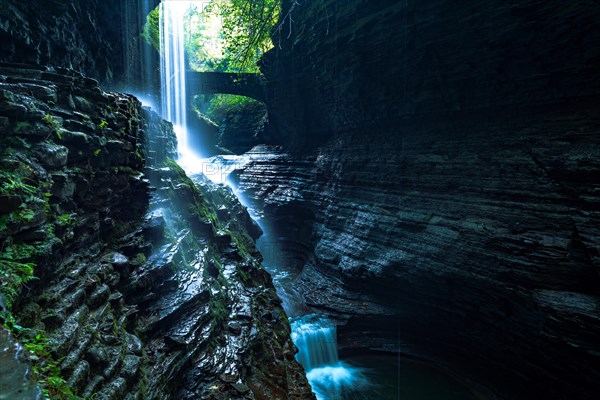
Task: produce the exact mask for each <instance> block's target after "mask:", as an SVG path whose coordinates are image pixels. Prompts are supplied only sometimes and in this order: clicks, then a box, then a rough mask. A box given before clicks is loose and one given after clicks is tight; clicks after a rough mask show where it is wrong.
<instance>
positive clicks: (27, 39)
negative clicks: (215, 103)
mask: <svg viewBox="0 0 600 400" xmlns="http://www.w3.org/2000/svg"><path fill="white" fill-rule="evenodd" d="M0 4H1V9H0V60H2V61H3V62H25V63H34V64H41V65H46V64H51V65H58V66H62V67H67V68H71V69H74V70H77V71H79V72H82V73H83V74H85V75H86V76H91V77H94V78H95V79H98V80H99V81H100V82H102V83H103V84H110V85H113V86H119V87H121V86H122V85H128V86H126V87H128V88H131V87H135V88H137V89H138V90H141V89H142V88H141V84H142V83H144V84H146V85H151V84H152V82H153V80H155V79H157V78H156V77H154V75H153V74H155V73H156V72H155V71H154V72H153V69H152V68H153V67H152V65H154V68H156V66H157V60H156V59H157V56H156V55H155V54H152V53H149V54H150V55H146V54H145V53H144V50H145V49H146V48H145V46H147V45H146V44H145V43H144V42H143V39H142V38H141V36H140V32H141V26H142V24H143V23H144V16H143V15H141V14H142V12H141V11H145V10H148V11H149V10H151V9H152V8H153V7H155V6H156V4H158V0H133V1H123V0H108V1H97V0H90V1H78V0H68V1H60V0H32V1H18V0H2V2H0ZM145 12H147V11H145ZM147 49H149V48H147ZM144 57H151V59H150V60H144ZM152 61H153V62H154V63H153V64H150V67H148V65H146V64H145V62H146V63H148V62H152ZM148 68H150V69H148Z"/></svg>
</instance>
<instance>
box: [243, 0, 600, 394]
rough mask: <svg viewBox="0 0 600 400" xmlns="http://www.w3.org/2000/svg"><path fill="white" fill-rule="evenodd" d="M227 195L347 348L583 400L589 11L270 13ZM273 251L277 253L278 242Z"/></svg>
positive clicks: (588, 5) (372, 6) (597, 235)
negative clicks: (252, 208)
mask: <svg viewBox="0 0 600 400" xmlns="http://www.w3.org/2000/svg"><path fill="white" fill-rule="evenodd" d="M287 4H288V8H287V9H288V10H289V9H291V17H292V18H291V19H292V22H290V20H289V16H288V14H286V11H284V12H283V13H282V18H285V19H283V20H282V25H281V30H280V31H279V30H278V31H275V34H274V35H273V39H274V41H275V43H276V46H275V49H274V50H273V51H271V52H270V53H269V54H267V55H266V56H265V58H264V59H263V66H262V68H263V71H264V73H265V75H266V78H267V80H268V81H269V82H270V86H271V87H270V90H269V91H268V93H269V96H270V99H269V101H268V102H267V103H268V108H269V115H270V117H271V122H272V123H273V125H274V131H275V132H276V133H277V135H278V136H279V137H278V138H277V141H276V142H277V143H283V144H284V147H283V150H281V149H274V148H265V147H263V148H257V149H256V151H257V152H258V153H262V154H263V155H262V156H260V155H254V156H253V158H254V161H253V162H251V163H249V164H247V165H246V166H245V167H244V168H243V169H242V170H240V171H239V172H238V174H237V179H238V181H239V185H240V187H241V188H242V190H243V191H245V192H246V194H248V195H249V197H250V198H251V199H253V201H255V204H256V205H257V207H259V208H263V211H264V213H265V214H266V215H268V216H269V218H271V219H272V220H273V221H274V222H275V224H276V225H277V226H278V237H279V238H281V239H282V240H283V243H282V244H281V245H282V246H283V248H284V251H285V252H287V253H286V254H287V255H288V256H289V262H291V263H294V264H295V265H297V266H298V268H299V270H301V271H302V272H301V274H300V276H299V278H298V280H297V288H298V289H299V290H300V291H301V292H303V293H304V296H305V299H306V301H307V303H308V304H309V305H311V306H313V307H315V308H316V309H318V310H321V311H322V312H326V313H328V314H330V315H332V316H334V317H337V318H338V320H339V321H340V324H341V326H340V329H339V332H340V336H341V337H340V344H341V346H342V347H343V348H344V349H346V350H348V351H356V350H360V349H363V350H364V349H366V348H368V349H379V350H394V351H397V350H402V351H403V352H405V353H407V354H410V355H414V356H416V357H419V358H422V359H430V360H432V361H434V362H435V363H436V364H438V365H441V366H447V367H451V368H452V369H453V370H455V371H458V370H460V371H462V372H463V373H464V375H465V376H470V377H473V378H475V380H478V381H479V382H481V383H483V384H484V385H487V386H488V387H489V388H492V389H493V390H494V391H495V392H496V393H497V394H498V395H499V396H500V397H505V398H526V399H528V398H535V397H540V396H544V397H547V398H564V399H567V398H573V397H577V398H582V399H584V398H593V397H594V394H595V393H596V392H597V390H598V382H599V375H598V374H599V371H600V359H599V358H598V356H597V354H598V349H599V348H600V347H599V346H600V343H599V342H598V339H597V337H598V331H599V329H600V321H599V319H598V313H597V310H598V305H599V304H600V303H599V301H600V292H599V291H598V287H599V285H598V284H599V283H600V279H599V275H598V274H599V270H598V268H599V250H600V249H599V247H598V243H600V232H599V231H598V226H600V224H599V222H600V221H599V219H600V214H599V212H598V210H599V209H600V207H599V206H600V203H599V200H600V199H599V197H598V185H599V184H600V181H598V178H597V177H598V176H600V164H599V163H598V160H599V158H598V155H599V154H600V140H599V139H598V137H599V136H598V135H599V124H600V119H599V115H598V112H597V110H596V107H595V105H596V104H597V102H598V99H599V96H598V95H599V94H600V91H599V89H600V80H599V79H598V77H597V73H596V72H595V71H598V68H599V67H600V52H599V50H598V49H599V48H600V47H599V46H598V42H599V41H600V34H599V32H598V31H597V30H596V29H595V28H594V23H593V21H594V20H596V19H597V18H598V17H599V14H600V7H599V6H598V4H597V3H595V2H591V1H589V2H579V3H577V4H575V3H569V4H566V3H564V2H557V1H552V2H547V1H546V2H541V1H525V2H522V1H520V2H506V1H492V0H490V1H484V2H477V4H474V3H473V4H467V5H465V4H460V5H458V4H455V3H452V2H448V1H445V0H439V1H434V2H415V1H399V2H391V1H384V2H371V1H350V2H345V3H343V5H342V3H341V2H338V1H323V2H318V3H311V4H306V3H302V4H298V2H288V3H287ZM278 245H279V244H278Z"/></svg>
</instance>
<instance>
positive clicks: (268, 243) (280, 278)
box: [160, 0, 470, 400]
mask: <svg viewBox="0 0 600 400" xmlns="http://www.w3.org/2000/svg"><path fill="white" fill-rule="evenodd" d="M193 4H194V2H193V1H181V0H163V2H162V3H161V9H160V11H161V12H160V44H161V93H162V115H163V117H164V118H165V119H167V120H168V121H170V122H172V123H173V125H174V129H175V132H176V134H177V140H178V153H179V158H178V163H179V164H180V165H181V166H182V168H183V169H184V170H185V171H186V172H187V173H188V175H190V176H191V175H195V174H198V173H204V174H205V175H206V176H207V177H208V178H209V179H211V180H213V181H214V182H217V183H221V184H226V185H228V186H230V187H231V188H232V190H233V191H234V193H236V195H238V198H239V200H240V202H241V203H242V204H244V205H245V206H246V207H248V209H249V212H250V215H251V216H252V217H253V218H254V219H255V220H256V221H257V222H258V224H259V225H260V227H261V228H262V230H263V232H264V234H263V236H262V237H261V238H259V240H258V241H257V248H258V250H259V251H261V253H262V254H263V257H264V263H263V264H264V266H265V268H266V269H267V270H268V271H269V273H270V274H271V275H272V276H273V281H274V284H275V286H276V289H277V292H278V294H279V296H280V297H281V298H282V301H283V306H284V308H285V310H286V312H287V313H288V315H291V316H293V318H292V319H291V321H290V322H291V326H292V339H293V340H294V343H295V344H296V346H297V347H298V349H299V353H298V354H297V356H296V357H297V360H298V361H299V362H300V363H301V364H302V365H303V366H304V368H305V370H306V372H307V378H308V380H309V382H310V384H311V386H312V388H313V391H314V392H315V394H316V396H317V398H318V399H319V400H355V399H356V400H358V399H378V400H385V399H403V400H458V399H470V397H468V396H466V395H465V396H462V395H461V393H462V392H461V391H460V390H458V389H457V387H460V385H458V384H457V383H456V382H454V381H453V380H449V379H446V380H444V379H438V378H436V376H434V374H433V373H432V372H431V371H430V370H428V369H426V368H425V369H423V368H421V369H418V368H417V369H415V368H414V367H413V366H411V365H408V366H403V371H404V370H407V371H408V372H405V373H404V375H402V376H410V377H411V378H410V379H413V380H414V381H415V382H419V385H418V386H421V387H423V388H425V389H426V388H428V387H430V386H431V385H432V384H433V385H437V386H438V389H439V390H437V391H435V390H434V391H433V392H427V390H425V392H419V391H418V390H416V391H414V390H412V391H411V389H410V388H414V386H415V385H411V383H410V382H406V380H402V379H400V375H398V374H396V371H400V369H399V368H400V364H399V363H397V364H394V363H393V362H392V363H390V362H388V363H387V364H385V368H384V369H385V370H384V371H381V370H380V367H381V365H384V364H381V363H379V362H373V359H372V358H367V359H357V360H354V361H342V360H340V359H339V357H338V349H337V333H336V325H335V324H334V323H333V322H332V321H330V320H328V319H327V318H325V317H323V316H319V315H314V314H307V313H308V311H307V309H306V307H305V306H304V304H303V301H302V297H301V296H300V294H299V293H296V292H294V290H293V288H292V282H293V280H294V278H295V276H296V274H297V271H295V270H294V268H293V267H290V266H289V265H287V264H286V260H285V257H282V256H281V252H280V251H279V249H278V246H277V237H276V235H275V233H274V230H273V229H272V227H271V226H270V225H269V223H268V221H265V220H264V218H263V216H262V215H259V214H258V213H257V212H255V210H253V208H252V204H251V203H250V202H249V201H248V199H246V198H244V196H243V195H242V194H241V193H239V192H238V191H236V188H235V185H234V184H233V183H232V182H231V181H230V180H229V179H228V175H229V174H230V173H231V172H232V171H233V170H234V169H236V168H240V167H241V166H243V165H244V164H245V163H246V162H248V161H249V160H250V158H251V155H244V156H217V157H213V158H211V159H203V158H201V157H200V156H199V155H198V154H196V153H195V152H194V151H193V150H192V149H191V147H190V145H189V140H188V125H187V108H186V107H187V104H186V98H187V96H186V88H185V70H186V65H185V54H184V53H185V46H184V21H185V13H186V12H187V10H188V9H189V7H190V6H191V5H193ZM413 365H414V364H413ZM410 371H412V372H410ZM390 374H391V375H390ZM388 375H390V376H393V378H392V379H388V378H387V377H388ZM384 377H386V378H385V379H384ZM382 380H383V381H385V383H384V384H381V383H380V382H381V381H382ZM373 382H377V383H373ZM421 382H424V383H423V384H421ZM400 385H402V387H403V388H406V389H407V390H404V391H401V390H400V389H399V388H400ZM460 388H462V387H460ZM401 393H402V396H400V394H401ZM419 393H420V394H419ZM423 393H425V394H423ZM452 393H458V395H457V396H458V397H457V396H454V395H453V394H452ZM448 394H452V395H451V396H447V395H448ZM423 396H424V397H423ZM461 396H462V397H461Z"/></svg>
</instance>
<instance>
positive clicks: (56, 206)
mask: <svg viewBox="0 0 600 400" xmlns="http://www.w3.org/2000/svg"><path fill="white" fill-rule="evenodd" d="M0 76H1V77H2V78H1V80H0V124H1V127H2V131H1V132H2V135H1V136H0V141H1V142H2V144H1V146H0V148H1V156H0V163H1V166H2V168H1V171H2V173H3V174H7V175H6V176H7V177H9V178H10V179H9V181H8V182H2V184H3V187H4V188H5V187H7V186H6V184H8V183H10V184H11V185H13V186H14V185H15V182H16V181H17V180H18V179H22V180H23V182H26V186H24V185H21V190H23V191H25V192H26V193H28V194H29V196H16V195H15V196H12V197H11V198H10V199H4V198H2V207H3V209H2V210H1V214H0V217H1V218H2V219H1V220H0V222H2V225H0V240H1V241H2V243H3V245H2V254H1V258H2V260H1V261H2V274H3V275H2V277H3V282H2V290H3V291H2V294H4V292H5V289H6V287H7V286H5V285H6V284H7V283H6V282H4V277H5V276H7V275H5V272H6V271H5V270H4V268H5V267H6V266H7V265H8V266H10V265H9V264H6V265H5V264H4V261H5V257H8V253H6V249H7V248H8V247H10V248H11V249H12V250H11V253H10V256H11V257H12V259H14V260H15V261H19V262H25V261H27V262H34V263H35V264H36V265H35V275H36V277H37V278H38V279H37V280H36V281H30V282H29V283H28V284H27V285H26V286H22V287H21V288H22V289H21V291H20V294H18V295H16V296H14V299H12V297H11V299H12V300H14V301H13V305H12V313H13V314H14V316H15V318H16V320H17V322H18V323H19V325H21V326H24V327H27V328H31V331H27V332H25V333H22V332H21V333H20V335H23V336H22V339H29V340H32V339H31V338H29V337H28V336H27V335H29V336H31V335H33V336H32V337H35V335H37V334H38V333H39V334H41V335H44V337H47V338H48V342H47V346H48V351H49V352H50V353H51V356H52V357H53V359H55V360H61V361H60V363H59V364H58V367H59V368H60V371H61V374H62V376H63V377H64V378H65V379H66V383H67V385H68V386H69V387H70V388H71V390H72V391H73V392H74V393H75V394H76V395H79V396H83V397H90V396H93V397H95V398H102V399H139V398H148V399H158V398H160V399H168V398H173V399H197V398H205V399H217V398H219V399H220V398H231V399H238V398H239V399H242V398H244V399H284V398H289V399H310V398H313V396H312V394H311V392H310V387H309V386H308V383H307V382H306V378H305V376H304V372H303V370H302V367H301V366H300V365H299V364H297V363H296V361H295V360H294V354H295V351H296V349H295V347H294V345H293V343H292V341H291V339H290V328H289V324H288V322H287V318H286V316H285V313H284V312H283V310H282V309H281V306H280V301H279V300H278V298H277V295H276V293H275V289H274V288H273V284H272V282H271V279H270V277H269V275H268V274H267V273H266V272H265V271H264V269H263V268H262V266H261V265H260V257H259V255H258V253H257V252H256V250H255V249H254V243H253V240H252V237H251V236H250V235H252V236H253V237H256V234H257V233H258V232H257V231H256V227H255V226H254V225H253V223H252V221H251V219H250V218H249V216H248V214H247V212H246V210H245V209H244V208H243V207H242V206H241V205H240V204H239V203H238V202H237V200H235V197H234V196H233V195H232V194H231V192H229V191H226V190H224V189H223V188H220V187H215V186H213V185H211V184H209V183H207V182H205V181H204V180H203V178H202V177H196V178H195V179H196V180H197V182H198V184H195V183H194V182H192V181H191V180H190V179H189V178H188V177H186V176H185V174H184V173H183V171H182V170H181V169H180V168H179V167H178V166H177V165H176V164H175V163H173V162H172V161H169V157H173V156H174V155H175V139H174V133H173V130H172V126H171V124H169V123H166V122H165V121H163V120H161V119H160V118H159V117H158V116H157V115H156V114H154V113H153V112H151V111H150V110H149V109H143V108H142V107H141V104H140V103H139V101H137V100H136V99H135V98H134V97H132V96H129V95H122V94H115V93H105V92H103V91H101V90H100V89H99V87H98V84H97V82H96V81H94V80H92V79H88V78H85V77H83V76H82V75H80V74H79V73H77V72H74V71H72V70H66V69H40V68H37V67H23V66H14V65H13V66H8V65H5V66H2V67H0ZM147 140H150V141H149V142H148V141H147ZM7 171H8V172H7ZM10 171H15V172H14V173H13V172H10ZM9 173H10V174H12V175H10V174H9ZM2 176H3V177H4V176H5V175H2ZM42 190H43V191H44V193H42V192H41V191H42ZM2 193H4V192H2ZM17 193H18V192H17ZM9 200H14V201H9ZM249 232H251V233H249ZM7 246H8V247H7ZM17 246H20V247H17ZM17 248H18V249H21V253H23V249H30V253H28V254H27V255H25V254H22V255H18V254H17V250H16V249H17ZM11 262H12V261H11ZM9 283H10V282H9ZM272 315H278V316H279V317H278V318H274V317H271V316H272ZM44 357H46V356H44ZM38 362H39V361H38ZM49 390H50V393H51V394H53V395H56V396H59V393H54V391H55V390H56V388H55V387H54V386H51V387H49Z"/></svg>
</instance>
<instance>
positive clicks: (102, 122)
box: [98, 120, 108, 129]
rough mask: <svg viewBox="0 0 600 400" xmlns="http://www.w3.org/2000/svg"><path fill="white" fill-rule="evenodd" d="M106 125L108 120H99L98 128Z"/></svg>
mask: <svg viewBox="0 0 600 400" xmlns="http://www.w3.org/2000/svg"><path fill="white" fill-rule="evenodd" d="M107 126H108V122H106V120H102V121H100V123H99V124H98V128H100V129H104V128H106V127H107Z"/></svg>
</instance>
